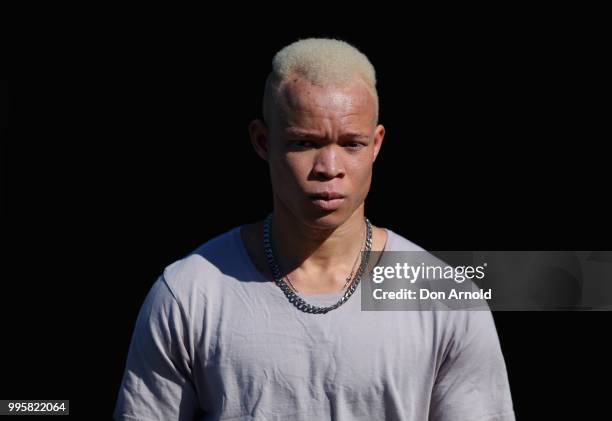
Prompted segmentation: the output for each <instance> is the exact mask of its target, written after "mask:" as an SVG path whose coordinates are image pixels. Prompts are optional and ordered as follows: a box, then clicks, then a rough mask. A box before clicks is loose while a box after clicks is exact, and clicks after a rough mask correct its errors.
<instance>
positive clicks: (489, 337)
mask: <svg viewBox="0 0 612 421" xmlns="http://www.w3.org/2000/svg"><path fill="white" fill-rule="evenodd" d="M447 316H450V317H451V318H452V319H453V322H452V323H451V326H452V329H451V332H450V333H449V340H448V342H447V344H446V348H445V352H444V355H443V357H442V362H441V364H440V367H439V370H438V373H437V376H436V380H435V384H434V387H433V392H432V399H431V408H430V420H433V421H451V420H452V421H464V420H466V421H468V420H469V421H513V420H514V419H515V417H514V411H513V406H512V398H511V394H510V385H509V382H508V375H507V372H506V365H505V362H504V358H503V355H502V352H501V347H500V344H499V338H498V337H497V331H496V329H495V323H494V321H493V316H492V315H491V313H490V311H483V310H479V311H469V310H465V311H449V312H448V313H447Z"/></svg>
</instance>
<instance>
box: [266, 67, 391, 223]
mask: <svg viewBox="0 0 612 421" xmlns="http://www.w3.org/2000/svg"><path fill="white" fill-rule="evenodd" d="M375 110H376V108H375V102H374V98H373V95H372V94H371V93H370V91H369V90H368V88H367V85H366V83H365V82H363V81H362V80H361V79H359V78H355V79H354V80H353V81H352V82H350V83H349V84H347V85H346V86H343V87H320V86H315V85H313V84H311V83H310V82H308V81H306V80H303V79H294V80H291V81H288V82H286V84H285V86H284V87H283V88H282V90H281V93H280V94H279V97H278V102H277V104H276V106H275V107H274V109H273V111H272V113H271V121H270V122H269V126H268V136H267V137H268V148H269V150H268V155H267V160H268V163H269V165H270V175H271V180H272V188H273V192H274V195H275V199H276V203H278V204H280V205H281V206H283V207H285V208H286V209H288V210H289V211H290V212H291V213H292V214H293V215H294V216H296V217H298V219H299V220H301V221H303V222H304V223H306V224H313V225H316V226H322V227H336V226H339V225H340V224H342V223H343V222H345V221H346V220H347V219H348V218H349V217H350V216H351V215H352V214H353V213H354V211H355V210H356V209H358V208H359V207H360V206H362V205H363V202H364V200H365V198H366V196H367V194H368V190H369V188H370V183H371V180H372V166H373V163H374V160H375V158H376V155H377V154H378V151H379V149H380V146H381V143H382V139H383V137H384V128H383V127H382V126H380V125H379V126H377V125H376V121H375V118H376V116H375ZM279 202H280V203H279Z"/></svg>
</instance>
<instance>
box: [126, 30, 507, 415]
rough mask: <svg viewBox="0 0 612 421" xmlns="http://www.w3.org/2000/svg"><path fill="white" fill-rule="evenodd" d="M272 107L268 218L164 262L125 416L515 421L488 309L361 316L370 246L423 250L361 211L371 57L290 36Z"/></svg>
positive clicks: (258, 137)
mask: <svg viewBox="0 0 612 421" xmlns="http://www.w3.org/2000/svg"><path fill="white" fill-rule="evenodd" d="M263 108H264V113H263V114H264V119H263V120H256V121H253V122H252V123H251V124H250V126H249V131H250V138H251V141H252V144H253V146H254V148H255V150H256V152H257V153H258V155H259V156H260V157H261V158H263V159H264V160H266V161H267V162H268V164H269V167H270V175H271V180H272V189H273V204H274V210H273V213H272V214H271V215H270V217H268V218H267V219H266V220H264V221H261V222H258V223H255V224H252V225H245V226H241V227H237V228H234V229H233V230H231V231H229V232H227V233H225V234H223V235H221V236H219V237H217V238H215V239H213V240H211V241H209V242H207V243H205V244H204V245H202V246H201V247H200V248H198V249H197V250H196V251H194V252H193V253H192V254H190V255H189V256H187V257H185V258H184V259H182V260H180V261H178V262H175V263H173V264H172V265H170V266H169V267H167V268H166V269H165V271H164V273H163V276H161V277H160V279H158V281H157V282H156V283H155V285H154V286H153V288H152V290H151V291H150V293H149V295H148V296H147V299H146V301H145V303H144V305H143V307H142V309H141V312H140V314H139V316H138V320H137V324H136V328H135V332H134V336H133V338H132V343H131V346H130V352H129V355H128V360H127V366H126V370H125V375H124V378H123V383H122V386H121V389H120V393H119V398H118V401H117V406H116V411H115V417H116V419H126V420H140V419H142V420H153V419H155V420H157V419H163V420H177V419H179V420H191V419H203V420H220V419H236V420H238V419H241V420H242V419H244V420H246V419H254V420H306V419H308V420H312V419H315V420H326V419H337V420H368V421H370V420H418V421H422V420H427V419H432V420H453V421H459V420H513V419H514V415H513V410H512V402H511V398H510V391H509V386H508V379H507V375H506V369H505V364H504V360H503V357H502V354H501V351H500V347H499V341H498V338H497V334H496V331H495V326H494V324H493V320H492V317H491V314H490V313H489V312H488V311H486V312H485V311H440V312H437V311H361V308H360V299H361V298H360V294H361V288H360V281H361V280H363V282H367V267H368V261H367V260H368V256H369V255H370V252H372V251H388V250H403V251H410V250H421V249H420V248H419V247H418V246H416V245H415V244H413V243H411V242H410V241H408V240H406V239H404V238H403V237H401V236H400V235H398V234H396V233H394V232H393V231H391V230H389V229H384V228H380V227H376V226H373V225H371V224H370V222H369V221H368V220H367V219H366V217H365V210H364V201H365V198H366V196H367V193H368V190H369V187H370V182H371V178H372V168H373V163H374V161H375V160H376V157H377V155H378V153H379V152H380V148H381V145H382V142H383V138H384V134H385V129H384V127H383V126H382V125H379V124H377V123H378V97H377V93H376V79H375V72H374V68H373V67H372V65H371V64H370V62H369V61H368V59H367V58H366V57H365V56H364V55H363V54H361V53H360V52H359V51H357V50H356V49H355V48H354V47H352V46H350V45H348V44H346V43H344V42H341V41H337V40H330V39H307V40H302V41H298V42H296V43H293V44H291V45H289V46H287V47H285V48H284V49H282V50H281V51H280V52H278V53H277V55H276V56H275V57H274V60H273V70H272V72H271V74H270V76H269V77H268V80H267V83H266V88H265V93H264V107H263Z"/></svg>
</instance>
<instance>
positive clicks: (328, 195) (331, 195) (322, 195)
mask: <svg viewBox="0 0 612 421" xmlns="http://www.w3.org/2000/svg"><path fill="white" fill-rule="evenodd" d="M310 197H311V198H313V199H322V200H332V199H343V198H344V195H342V194H340V193H337V192H335V191H324V192H319V193H314V194H311V195H310Z"/></svg>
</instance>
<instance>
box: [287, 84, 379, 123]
mask: <svg viewBox="0 0 612 421" xmlns="http://www.w3.org/2000/svg"><path fill="white" fill-rule="evenodd" d="M278 115H279V117H280V123H281V124H282V125H283V126H304V125H311V124H317V123H321V122H329V123H341V124H349V125H368V126H369V125H370V124H371V123H372V122H373V120H374V118H375V117H374V116H375V102H374V98H373V95H372V93H371V92H370V90H369V89H368V86H367V84H366V83H365V82H364V81H363V80H362V79H360V78H355V79H353V80H352V81H350V82H348V83H347V84H345V85H341V86H338V85H331V86H318V85H314V84H312V83H311V82H309V81H307V80H305V79H302V78H292V79H290V80H288V81H287V82H285V83H284V84H283V86H281V89H280V92H279V94H278Z"/></svg>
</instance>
